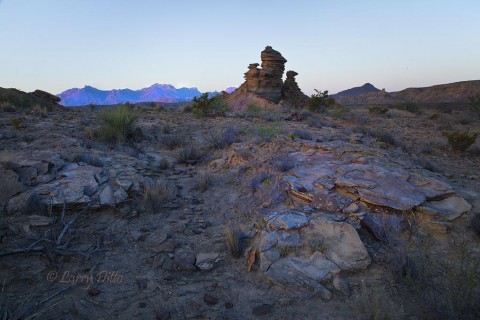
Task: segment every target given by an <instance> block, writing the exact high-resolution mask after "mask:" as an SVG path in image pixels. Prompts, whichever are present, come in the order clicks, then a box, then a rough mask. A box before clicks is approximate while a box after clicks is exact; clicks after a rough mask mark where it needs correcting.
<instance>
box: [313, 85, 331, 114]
mask: <svg viewBox="0 0 480 320" xmlns="http://www.w3.org/2000/svg"><path fill="white" fill-rule="evenodd" d="M315 92H316V93H314V94H312V96H311V97H310V99H308V102H307V108H308V110H310V111H313V112H321V113H323V112H326V111H327V109H328V108H331V107H333V106H334V105H335V99H333V98H330V97H329V96H328V90H325V91H323V92H321V91H319V90H317V89H315Z"/></svg>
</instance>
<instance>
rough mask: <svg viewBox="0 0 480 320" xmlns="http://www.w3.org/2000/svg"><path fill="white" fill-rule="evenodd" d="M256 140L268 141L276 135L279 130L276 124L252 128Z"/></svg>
mask: <svg viewBox="0 0 480 320" xmlns="http://www.w3.org/2000/svg"><path fill="white" fill-rule="evenodd" d="M253 133H254V134H255V140H256V142H270V141H272V140H274V139H275V138H277V137H278V135H279V134H280V130H279V129H278V127H276V126H269V127H259V128H256V129H254V130H253Z"/></svg>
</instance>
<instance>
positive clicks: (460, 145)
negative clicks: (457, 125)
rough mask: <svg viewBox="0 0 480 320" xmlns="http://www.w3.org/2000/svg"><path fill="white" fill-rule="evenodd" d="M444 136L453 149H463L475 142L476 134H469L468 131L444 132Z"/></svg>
mask: <svg viewBox="0 0 480 320" xmlns="http://www.w3.org/2000/svg"><path fill="white" fill-rule="evenodd" d="M445 136H446V137H447V139H448V144H450V146H451V147H452V149H454V150H458V151H465V150H467V149H468V147H470V146H471V145H472V144H474V143H475V140H476V139H477V136H478V134H477V133H473V134H470V133H468V132H445Z"/></svg>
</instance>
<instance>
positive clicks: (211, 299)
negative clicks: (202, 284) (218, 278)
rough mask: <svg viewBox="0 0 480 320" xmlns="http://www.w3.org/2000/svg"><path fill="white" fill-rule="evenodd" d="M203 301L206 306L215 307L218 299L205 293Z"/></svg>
mask: <svg viewBox="0 0 480 320" xmlns="http://www.w3.org/2000/svg"><path fill="white" fill-rule="evenodd" d="M203 301H204V302H205V303H206V304H209V305H215V304H217V303H218V298H217V297H214V296H212V295H209V294H208V293H205V294H204V295H203Z"/></svg>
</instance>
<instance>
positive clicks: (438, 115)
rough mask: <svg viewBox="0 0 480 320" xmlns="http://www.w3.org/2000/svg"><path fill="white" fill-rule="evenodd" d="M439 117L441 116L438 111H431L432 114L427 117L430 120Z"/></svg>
mask: <svg viewBox="0 0 480 320" xmlns="http://www.w3.org/2000/svg"><path fill="white" fill-rule="evenodd" d="M440 117H441V115H440V113H437V112H435V113H432V114H431V115H430V116H429V117H428V119H430V120H437V119H438V118H440Z"/></svg>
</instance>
